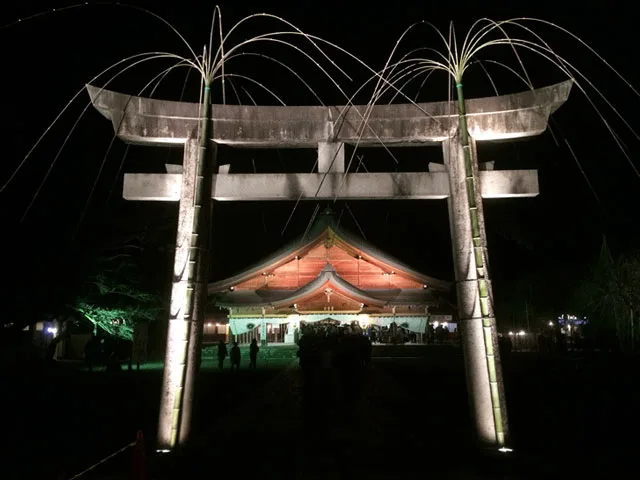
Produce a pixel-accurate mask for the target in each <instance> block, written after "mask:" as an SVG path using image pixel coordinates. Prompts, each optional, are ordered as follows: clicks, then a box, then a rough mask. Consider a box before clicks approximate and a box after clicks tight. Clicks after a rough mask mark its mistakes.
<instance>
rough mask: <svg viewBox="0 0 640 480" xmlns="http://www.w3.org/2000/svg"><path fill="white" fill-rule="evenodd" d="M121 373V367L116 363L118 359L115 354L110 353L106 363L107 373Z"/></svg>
mask: <svg viewBox="0 0 640 480" xmlns="http://www.w3.org/2000/svg"><path fill="white" fill-rule="evenodd" d="M121 371H122V366H121V365H120V362H119V361H118V357H116V353H115V352H111V355H109V361H108V362H107V372H109V373H116V372H121Z"/></svg>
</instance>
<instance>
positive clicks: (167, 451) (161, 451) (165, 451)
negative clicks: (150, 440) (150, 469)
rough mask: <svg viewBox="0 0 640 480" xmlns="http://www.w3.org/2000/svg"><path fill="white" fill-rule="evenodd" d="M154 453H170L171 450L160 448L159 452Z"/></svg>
mask: <svg viewBox="0 0 640 480" xmlns="http://www.w3.org/2000/svg"><path fill="white" fill-rule="evenodd" d="M156 453H171V450H169V449H166V448H161V449H159V450H156Z"/></svg>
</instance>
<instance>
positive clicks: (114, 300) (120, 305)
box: [69, 254, 161, 340]
mask: <svg viewBox="0 0 640 480" xmlns="http://www.w3.org/2000/svg"><path fill="white" fill-rule="evenodd" d="M94 272H95V273H92V274H91V275H90V276H89V278H88V279H87V281H86V282H85V283H84V285H83V291H82V293H81V294H80V295H78V296H77V297H76V298H75V300H74V301H73V302H72V303H71V304H70V305H69V307H70V308H71V309H72V310H73V311H75V312H77V313H79V314H80V316H81V317H82V319H83V320H85V321H88V322H90V323H91V324H92V326H93V330H94V333H97V332H98V331H99V330H101V331H103V332H104V333H106V334H107V335H110V336H113V337H116V338H121V339H124V340H133V331H134V328H135V325H136V324H138V323H140V322H150V321H153V320H155V319H156V318H157V316H158V314H159V313H160V310H161V302H160V299H159V298H158V296H156V295H154V294H152V293H149V292H148V291H147V290H146V289H145V288H144V287H143V286H142V282H141V278H140V275H139V274H138V270H137V265H136V264H135V263H134V262H133V261H132V259H131V255H129V254H118V255H114V256H112V257H108V258H104V257H103V258H99V259H98V260H97V261H96V266H95V268H94Z"/></svg>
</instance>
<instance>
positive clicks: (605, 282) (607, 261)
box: [579, 240, 640, 351]
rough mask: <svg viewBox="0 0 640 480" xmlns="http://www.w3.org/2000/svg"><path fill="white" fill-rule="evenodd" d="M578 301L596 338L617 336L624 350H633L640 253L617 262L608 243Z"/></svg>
mask: <svg viewBox="0 0 640 480" xmlns="http://www.w3.org/2000/svg"><path fill="white" fill-rule="evenodd" d="M579 299H580V302H581V304H582V305H583V308H584V309H585V310H586V311H587V312H588V314H589V317H588V319H589V330H590V331H591V334H592V335H594V336H595V337H605V336H609V335H612V336H615V337H616V338H617V340H618V342H619V345H620V348H621V349H622V350H623V351H634V350H635V347H636V343H637V337H638V326H637V321H638V318H639V317H640V252H637V251H636V252H630V253H626V254H623V255H620V256H618V258H617V259H614V257H613V255H612V254H611V251H610V250H609V247H608V245H607V242H606V240H603V242H602V247H601V248H600V255H599V257H598V260H597V261H596V262H595V264H594V265H593V267H592V268H591V271H590V273H589V275H588V276H587V278H586V279H585V280H584V282H583V283H582V285H581V286H580V291H579Z"/></svg>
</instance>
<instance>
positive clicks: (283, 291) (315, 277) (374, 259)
mask: <svg viewBox="0 0 640 480" xmlns="http://www.w3.org/2000/svg"><path fill="white" fill-rule="evenodd" d="M450 288H451V284H450V283H449V282H446V281H442V280H438V279H435V278H433V277H429V276H427V275H424V274H422V273H419V272H417V271H415V270H413V269H412V268H411V267H409V266H406V265H404V264H402V263H401V262H399V261H397V260H395V259H393V258H391V257H389V256H388V255H386V254H384V253H383V252H381V251H379V250H377V249H376V248H375V247H373V246H372V245H370V244H367V243H366V242H363V241H362V240H360V239H358V238H357V237H355V236H354V235H352V234H350V233H349V232H347V231H345V230H344V229H341V228H339V227H338V226H337V225H336V222H335V221H334V219H333V216H332V215H331V213H330V212H328V211H326V212H324V213H323V214H322V215H320V216H319V217H318V219H317V221H316V222H315V224H314V226H313V227H312V228H311V229H310V232H309V233H308V234H307V236H306V237H305V238H303V239H298V240H297V241H295V242H293V243H291V244H290V245H288V246H286V247H285V248H283V249H282V250H281V251H279V252H277V253H275V254H274V255H272V256H271V257H269V258H267V259H265V260H264V261H263V262H261V263H259V264H257V265H254V266H253V267H250V268H248V269H247V270H245V271H243V272H241V273H239V274H237V275H235V276H233V277H230V278H227V279H225V280H222V281H219V282H215V283H212V284H210V285H209V289H208V290H209V295H211V296H213V298H214V300H215V304H216V306H218V307H220V308H223V309H226V310H227V311H228V317H229V325H230V333H231V334H232V335H234V336H236V337H237V338H238V339H239V340H241V341H242V340H247V339H249V338H255V337H258V338H260V339H261V340H262V341H263V343H264V342H265V340H266V339H267V338H269V339H270V340H272V341H273V340H275V341H276V342H285V343H293V342H295V340H296V338H297V334H298V330H299V328H300V326H301V325H302V324H304V323H315V322H321V321H333V322H336V323H337V322H339V323H341V324H351V323H352V322H358V323H359V324H360V325H361V326H363V327H366V326H368V325H377V326H379V327H388V326H390V325H391V324H392V323H395V324H396V325H397V326H401V327H403V328H405V329H406V330H408V331H410V332H414V333H425V332H426V328H427V324H428V320H429V311H430V309H432V308H434V307H439V308H440V309H441V308H443V307H444V308H447V307H448V306H449V305H450V304H449V301H448V298H447V297H448V293H449V290H450ZM262 332H264V334H262ZM245 334H249V335H245Z"/></svg>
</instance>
